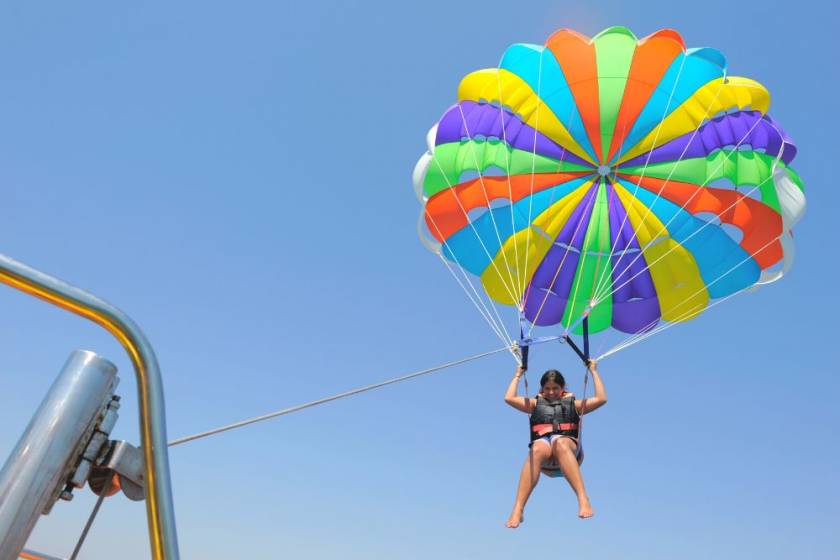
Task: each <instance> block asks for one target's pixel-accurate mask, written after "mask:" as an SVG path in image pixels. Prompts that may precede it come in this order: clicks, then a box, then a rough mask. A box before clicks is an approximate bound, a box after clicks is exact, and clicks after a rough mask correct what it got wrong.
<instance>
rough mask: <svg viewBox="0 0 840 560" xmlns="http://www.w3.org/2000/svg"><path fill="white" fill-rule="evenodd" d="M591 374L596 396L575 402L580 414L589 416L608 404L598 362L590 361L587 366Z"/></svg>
mask: <svg viewBox="0 0 840 560" xmlns="http://www.w3.org/2000/svg"><path fill="white" fill-rule="evenodd" d="M587 367H588V368H589V373H591V374H592V384H593V385H594V386H595V394H594V395H593V396H591V397H589V398H588V399H584V400H579V401H575V408H576V409H577V411H578V414H589V413H590V412H592V411H593V410H597V409H599V408H601V407H602V406H604V405H605V404H607V390H606V389H605V388H604V382H603V381H601V376H600V375H599V374H598V362H596V361H595V360H589V364H588V365H587Z"/></svg>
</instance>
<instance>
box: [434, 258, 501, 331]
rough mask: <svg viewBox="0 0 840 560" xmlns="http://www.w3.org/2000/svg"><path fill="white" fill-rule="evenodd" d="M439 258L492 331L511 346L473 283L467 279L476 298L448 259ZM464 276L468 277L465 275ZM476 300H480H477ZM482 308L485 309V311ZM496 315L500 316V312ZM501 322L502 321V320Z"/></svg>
mask: <svg viewBox="0 0 840 560" xmlns="http://www.w3.org/2000/svg"><path fill="white" fill-rule="evenodd" d="M438 257H439V258H440V260H441V262H443V264H444V266H446V268H447V270H449V273H450V274H452V277H453V278H454V279H455V281H456V282H457V283H458V285H459V286H461V289H462V290H464V293H465V294H466V295H467V298H469V300H470V301H471V302H472V304H473V305H474V306H475V308H476V310H477V311H478V313H479V314H480V315H481V316H482V317H483V318H484V320H485V321H487V324H488V325H490V329H491V330H492V331H493V332H494V333H495V334H496V336H498V337H499V339H500V340H501V341H502V343H503V344H508V345H509V344H510V343H511V342H512V341H511V340H510V339H509V338H507V335H506V334H505V331H504V329H502V328H500V327H499V325H498V324H497V323H496V320H495V319H494V318H493V317H492V316H491V315H490V311H489V310H488V309H487V305H486V304H485V303H484V300H482V299H480V296H479V295H478V293H477V290H476V289H475V286H473V284H472V282H470V281H469V278H468V277H467V282H468V283H469V285H470V288H472V291H473V292H475V295H476V297H475V298H474V297H473V296H472V294H470V292H469V291H468V290H467V287H466V286H465V285H464V283H463V282H461V279H460V278H458V276H457V275H456V274H455V271H454V270H452V266H451V265H450V264H449V263H448V262H447V261H446V257H444V256H443V255H441V254H438ZM461 273H462V274H464V273H463V269H461ZM464 276H465V277H466V275H465V274H464ZM476 298H478V299H477V300H476ZM479 303H480V304H481V307H479ZM482 307H483V308H484V309H483V310H482ZM493 310H494V311H496V307H495V306H494V307H493ZM496 314H497V315H498V312H497V313H496ZM499 320H500V321H501V319H499Z"/></svg>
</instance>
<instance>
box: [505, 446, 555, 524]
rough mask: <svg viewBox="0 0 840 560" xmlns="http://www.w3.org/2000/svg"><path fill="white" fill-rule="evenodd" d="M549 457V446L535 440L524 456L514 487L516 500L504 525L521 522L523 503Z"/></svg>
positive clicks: (537, 480) (523, 509)
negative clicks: (517, 483) (516, 485)
mask: <svg viewBox="0 0 840 560" xmlns="http://www.w3.org/2000/svg"><path fill="white" fill-rule="evenodd" d="M549 457H551V448H549V446H548V445H546V444H544V443H541V442H540V441H539V440H538V441H535V442H534V444H533V445H532V446H531V450H530V451H529V452H528V456H527V457H526V458H525V464H524V465H522V472H521V473H520V474H519V486H518V487H517V489H516V501H515V502H514V503H513V511H512V512H511V514H510V517H509V518H508V520H507V523H505V526H506V527H510V528H511V529H516V528H517V527H519V524H520V523H522V512H524V511H525V504H526V503H527V502H528V498H529V497H530V496H531V492H532V491H533V490H534V487H535V486H536V485H537V482H539V480H540V467H541V466H542V464H543V462H544V461H545V460H547V459H548V458H549Z"/></svg>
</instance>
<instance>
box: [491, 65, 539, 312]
mask: <svg viewBox="0 0 840 560" xmlns="http://www.w3.org/2000/svg"><path fill="white" fill-rule="evenodd" d="M499 62H500V63H501V61H499ZM496 70H497V72H496V91H497V95H498V96H499V122H500V123H501V125H502V143H503V144H504V145H505V146H508V141H507V130H506V127H505V110H504V105H505V103H504V100H503V99H502V80H501V77H500V76H499V72H498V70H499V67H498V65H497V67H496ZM505 179H506V180H507V186H508V200H509V201H510V204H509V206H508V208H510V230H511V232H513V233H512V235H515V234H516V220H515V219H514V215H513V185H512V184H511V182H510V152H508V150H507V149H505ZM533 182H534V174H533V172H531V192H532V194H533V190H534V189H533ZM530 224H531V221H530V216H529V220H528V226H527V227H528V228H529V229H530V227H531V226H530ZM499 249H500V250H503V248H502V247H499ZM513 253H514V259H515V260H516V265H517V267H516V271H515V272H516V289H517V291H518V293H519V294H523V293H524V292H525V284H524V283H523V281H522V275H521V273H520V271H519V246H518V245H517V244H516V243H514V244H513ZM520 300H521V296H520Z"/></svg>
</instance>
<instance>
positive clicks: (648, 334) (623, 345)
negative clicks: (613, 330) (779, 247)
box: [598, 232, 784, 360]
mask: <svg viewBox="0 0 840 560" xmlns="http://www.w3.org/2000/svg"><path fill="white" fill-rule="evenodd" d="M783 235H784V232H783V233H782V235H779V236H777V237H774V238H773V239H771V240H770V241H768V242H767V243H765V244H764V245H763V246H762V247H760V248H759V249H756V250H755V251H753V252H752V253H750V254H749V255H748V256H747V257H746V258H744V259H742V260H741V261H740V262H738V263H737V264H735V265H734V266H732V267H731V268H730V269H729V270H727V271H726V272H724V273H723V274H721V275H720V276H718V277H717V278H715V279H714V280H713V281H712V282H710V283H709V284H708V285H705V286H703V288H701V289H699V290H697V291H695V292H694V293H693V294H691V295H690V296H688V297H686V298H684V299H683V301H682V303H680V304H679V305H676V306H674V307H673V308H672V309H671V311H674V310H676V309H679V308H680V307H682V306H683V305H685V303H686V302H689V301H691V300H692V299H693V298H694V296H696V295H698V294H701V293H703V292H704V291H708V288H709V287H711V286H713V285H715V284H716V283H718V282H719V281H720V280H722V279H723V278H724V277H726V276H728V275H729V274H731V273H732V272H733V271H735V270H737V269H738V268H739V267H740V266H741V265H742V264H744V263H745V262H747V261H749V260H750V259H752V258H753V257H754V256H755V255H757V254H758V253H760V252H762V251H764V250H765V249H767V247H769V246H770V245H772V244H773V243H775V242H776V241H778V240H779V239H781V238H782V236H783ZM751 287H752V285H750V286H747V287H746V288H741V289H740V290H737V291H735V292H733V293H732V294H729V295H728V296H725V297H722V298H718V299H716V300H715V301H714V302H713V303H712V304H710V305H707V306H706V307H704V308H703V309H702V310H701V311H700V312H705V311H706V310H708V309H711V308H712V307H715V306H716V305H719V304H721V303H723V302H724V301H727V300H728V299H730V298H732V297H734V296H736V295H737V294H740V293H742V292H744V291H746V290H749V289H750V288H751ZM696 314H698V311H697V310H696V309H689V310H687V311H685V312H683V313H681V314H680V315H679V316H678V317H677V318H675V319H673V320H671V321H668V322H667V323H666V324H665V325H663V326H661V327H658V328H656V329H653V330H651V331H648V332H645V333H643V334H641V335H640V336H639V335H634V336H635V337H636V338H635V339H633V338H634V337H630V339H633V340H632V341H630V342H623V343H619V344H618V345H616V346H615V347H613V348H611V349H610V350H608V351H607V352H606V353H605V354H603V355H601V356H599V357H598V359H599V360H600V359H601V358H603V357H606V356H609V355H611V354H615V353H616V352H618V351H619V350H623V349H624V348H628V347H630V346H633V345H634V344H637V343H639V342H641V341H642V340H645V339H647V338H650V337H651V336H653V335H654V334H658V333H660V332H662V331H664V330H667V329H669V328H671V327H673V326H674V325H677V324H679V323H680V322H682V320H683V319H686V318H688V317H690V316H691V315H696ZM630 339H628V341H629V340H630Z"/></svg>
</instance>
